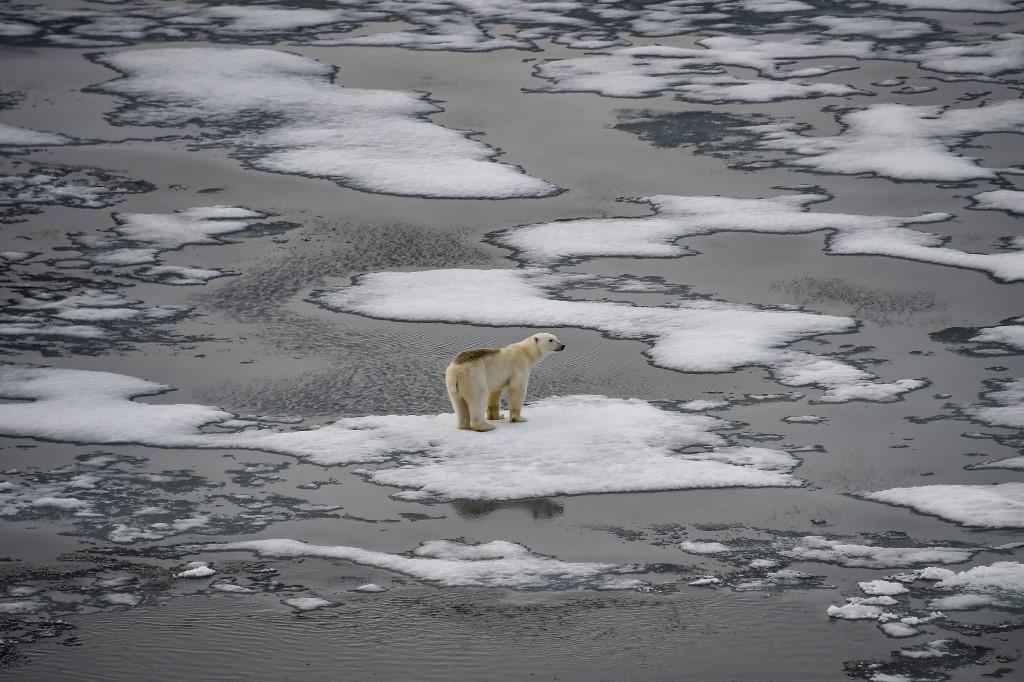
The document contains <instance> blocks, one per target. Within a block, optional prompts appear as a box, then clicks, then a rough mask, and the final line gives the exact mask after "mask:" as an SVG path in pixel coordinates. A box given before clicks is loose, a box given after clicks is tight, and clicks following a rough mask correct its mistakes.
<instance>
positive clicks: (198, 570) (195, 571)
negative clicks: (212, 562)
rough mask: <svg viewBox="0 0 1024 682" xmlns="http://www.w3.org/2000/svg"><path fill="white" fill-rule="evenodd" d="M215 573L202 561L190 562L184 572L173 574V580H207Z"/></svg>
mask: <svg viewBox="0 0 1024 682" xmlns="http://www.w3.org/2000/svg"><path fill="white" fill-rule="evenodd" d="M216 572H217V571H216V570H214V569H212V568H210V566H209V565H208V564H206V563H205V562H203V561H192V562H190V563H189V564H188V565H187V566H186V567H185V570H184V571H179V572H178V573H175V574H174V577H175V578H209V577H210V576H211V575H213V574H214V573H216Z"/></svg>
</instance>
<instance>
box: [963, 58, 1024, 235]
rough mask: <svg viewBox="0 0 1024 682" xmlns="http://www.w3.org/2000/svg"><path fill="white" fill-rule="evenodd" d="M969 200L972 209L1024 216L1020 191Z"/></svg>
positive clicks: (993, 192) (999, 191)
mask: <svg viewBox="0 0 1024 682" xmlns="http://www.w3.org/2000/svg"><path fill="white" fill-rule="evenodd" d="M1022 49H1024V48H1022ZM971 200H972V201H974V206H973V207H972V208H977V209H985V210H992V211H1007V212H1009V213H1016V214H1018V215H1024V192H1022V191H1020V190H1014V189H994V190H991V191H989V192H979V193H978V194H974V195H972V196H971Z"/></svg>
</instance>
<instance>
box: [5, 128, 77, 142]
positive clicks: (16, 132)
mask: <svg viewBox="0 0 1024 682" xmlns="http://www.w3.org/2000/svg"><path fill="white" fill-rule="evenodd" d="M70 141H71V140H70V139H69V138H67V137H65V136H63V135H59V134H57V133H44V132H40V131H38V130H29V129H28V128H18V127H16V126H12V125H7V124H5V123H0V147H4V146H20V147H49V146H53V145H62V144H68V142H70Z"/></svg>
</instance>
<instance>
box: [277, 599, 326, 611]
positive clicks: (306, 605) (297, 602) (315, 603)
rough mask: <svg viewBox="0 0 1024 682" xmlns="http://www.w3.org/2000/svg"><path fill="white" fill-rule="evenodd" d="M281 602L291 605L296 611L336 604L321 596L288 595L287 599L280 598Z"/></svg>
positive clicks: (311, 609)
mask: <svg viewBox="0 0 1024 682" xmlns="http://www.w3.org/2000/svg"><path fill="white" fill-rule="evenodd" d="M281 603H282V604H285V605H287V606H290V607H292V608H293V609H295V610H296V611H315V610H316V609H322V608H326V607H328V606H337V605H336V604H335V603H334V602H332V601H328V600H327V599H324V598H322V597H289V598H288V599H282V600H281Z"/></svg>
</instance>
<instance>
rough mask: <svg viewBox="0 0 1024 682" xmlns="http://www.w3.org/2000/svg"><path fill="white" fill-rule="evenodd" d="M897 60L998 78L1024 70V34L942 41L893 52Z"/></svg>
mask: <svg viewBox="0 0 1024 682" xmlns="http://www.w3.org/2000/svg"><path fill="white" fill-rule="evenodd" d="M889 56H890V57H892V58H896V59H906V60H908V61H914V62H917V63H918V64H920V65H921V67H922V68H925V69H930V70H932V71H939V72H941V73H950V74H958V75H959V74H982V75H985V76H997V75H1000V74H1004V73H1011V72H1014V71H1019V70H1020V69H1021V67H1024V35H1021V34H1019V33H1002V34H999V35H996V36H992V37H989V36H988V35H986V36H985V37H984V38H982V39H981V40H979V41H977V42H973V43H972V42H970V40H969V39H967V40H958V41H957V42H956V43H952V44H951V43H947V42H940V43H936V44H932V45H928V46H926V47H924V48H922V49H921V50H919V51H908V52H900V53H890V55H889Z"/></svg>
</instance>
